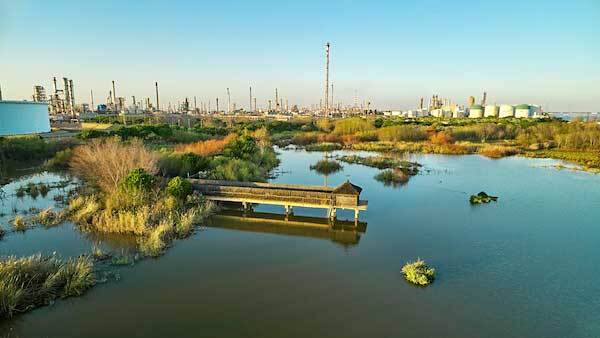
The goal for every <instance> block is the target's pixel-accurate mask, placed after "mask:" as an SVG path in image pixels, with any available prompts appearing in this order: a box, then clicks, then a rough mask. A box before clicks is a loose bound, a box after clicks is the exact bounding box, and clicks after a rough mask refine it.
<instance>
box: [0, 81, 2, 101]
mask: <svg viewBox="0 0 600 338" xmlns="http://www.w3.org/2000/svg"><path fill="white" fill-rule="evenodd" d="M0 101H2V85H0Z"/></svg>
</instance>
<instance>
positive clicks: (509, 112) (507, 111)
mask: <svg viewBox="0 0 600 338" xmlns="http://www.w3.org/2000/svg"><path fill="white" fill-rule="evenodd" d="M514 116H515V107H513V106H512V105H510V104H503V105H501V106H500V112H499V113H498V117H500V118H503V117H514Z"/></svg>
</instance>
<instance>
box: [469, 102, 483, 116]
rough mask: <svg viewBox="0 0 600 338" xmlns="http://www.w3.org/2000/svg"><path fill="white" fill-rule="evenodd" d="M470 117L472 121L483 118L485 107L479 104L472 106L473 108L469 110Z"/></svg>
mask: <svg viewBox="0 0 600 338" xmlns="http://www.w3.org/2000/svg"><path fill="white" fill-rule="evenodd" d="M469 117H470V118H472V119H478V118H481V117H483V107H481V106H480V105H478V104H476V105H474V106H471V108H469Z"/></svg>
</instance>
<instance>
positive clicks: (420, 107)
mask: <svg viewBox="0 0 600 338" xmlns="http://www.w3.org/2000/svg"><path fill="white" fill-rule="evenodd" d="M331 51H332V44H331V43H330V42H327V43H325V44H324V69H323V75H324V79H323V84H322V88H323V97H322V98H320V99H319V100H318V104H311V105H308V106H300V105H298V104H295V103H293V102H290V101H289V98H288V97H287V95H286V94H285V93H282V91H281V90H280V89H279V88H278V87H275V88H273V89H272V90H273V91H272V93H273V96H272V97H263V98H258V97H257V96H256V95H255V94H254V93H256V88H253V87H252V86H249V88H248V105H247V107H242V105H240V104H238V103H237V102H235V101H233V100H232V93H231V90H230V88H224V90H223V95H224V99H223V98H222V97H214V98H209V97H203V96H202V95H197V96H193V97H184V98H182V99H180V100H178V101H176V102H170V101H167V102H165V101H164V100H161V97H160V91H159V83H158V81H155V82H154V83H153V84H152V85H153V92H154V97H139V96H138V97H136V96H135V95H133V96H131V97H125V96H120V95H118V94H117V93H119V91H118V84H117V81H116V80H112V81H111V82H110V83H108V84H107V88H106V91H104V93H106V96H105V98H104V99H100V100H98V99H97V98H96V97H97V96H95V95H94V90H93V89H91V90H90V92H89V101H88V102H81V103H79V102H76V100H75V97H76V96H75V82H74V80H73V79H71V78H68V77H62V80H59V78H57V77H53V78H52V90H51V92H50V93H47V91H46V89H45V88H44V87H43V86H41V85H34V86H33V94H32V96H31V98H32V101H31V103H36V104H38V105H37V106H36V107H39V106H40V104H43V105H44V107H46V106H47V109H48V114H49V118H50V120H51V121H54V122H65V121H66V122H78V121H80V120H82V119H85V118H93V117H96V116H122V115H129V116H155V115H174V116H178V115H179V116H181V115H186V116H190V117H194V116H197V117H198V116H208V115H216V116H248V117H255V118H275V119H290V118H292V117H294V116H312V117H329V118H344V117H348V116H368V115H381V116H384V117H403V118H419V117H437V118H446V119H451V118H467V117H468V118H475V119H476V118H486V117H487V118H494V117H495V118H511V117H514V118H541V117H546V116H547V115H546V114H545V113H544V112H543V110H542V107H541V106H540V105H536V104H504V103H503V104H496V103H494V104H489V103H488V94H487V92H485V91H484V92H483V95H482V96H481V98H480V99H479V100H477V99H476V98H475V97H474V96H469V97H468V98H467V101H466V104H459V103H458V102H457V100H454V99H452V98H449V97H443V96H440V95H439V94H434V95H432V96H431V97H429V98H428V99H427V101H426V100H425V98H424V97H421V98H419V99H418V101H417V105H416V107H415V108H414V109H409V110H378V109H373V108H372V107H371V100H370V99H368V98H363V99H359V97H358V91H356V90H355V93H354V99H353V101H352V102H351V103H344V102H342V101H337V102H336V101H335V100H334V84H333V81H332V76H331V73H330V65H331V62H332V59H331ZM290 96H291V95H290ZM0 100H2V88H1V87H0ZM224 101H225V105H223V102H224ZM11 102H14V101H11ZM261 102H262V104H260V103H261ZM4 107H6V105H5V106H4ZM11 107H12V108H11V109H17V108H19V107H20V108H22V107H24V105H19V106H11ZM5 110H6V109H5ZM8 116H14V115H13V114H8ZM36 118H39V117H36ZM34 129H35V130H39V129H40V128H39V127H36V128H34ZM42 129H44V127H42Z"/></svg>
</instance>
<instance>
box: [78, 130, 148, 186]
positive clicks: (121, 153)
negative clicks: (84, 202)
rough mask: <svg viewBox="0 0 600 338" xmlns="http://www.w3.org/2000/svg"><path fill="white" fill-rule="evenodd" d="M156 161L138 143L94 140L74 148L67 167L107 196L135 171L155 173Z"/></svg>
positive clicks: (134, 141) (136, 141)
mask: <svg viewBox="0 0 600 338" xmlns="http://www.w3.org/2000/svg"><path fill="white" fill-rule="evenodd" d="M156 161H157V158H156V156H155V155H154V154H153V153H152V152H151V151H150V150H148V149H146V147H144V145H143V144H142V142H141V141H139V140H133V141H131V142H130V143H122V142H120V140H119V138H116V137H114V138H103V139H94V140H92V141H91V142H90V143H89V144H86V145H82V146H79V147H77V148H75V149H74V150H73V156H72V158H71V160H70V162H69V166H70V168H71V169H72V170H73V171H74V172H75V173H76V174H77V175H79V176H80V177H82V178H83V179H84V180H86V181H88V182H90V183H92V184H94V185H97V186H98V187H100V189H102V190H103V191H105V192H110V191H114V190H115V189H116V188H117V187H118V184H119V182H120V181H121V179H122V178H123V177H125V176H127V174H129V173H130V172H131V170H133V169H135V168H143V169H145V170H146V171H147V172H149V173H151V174H154V173H156V171H157V167H156Z"/></svg>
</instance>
